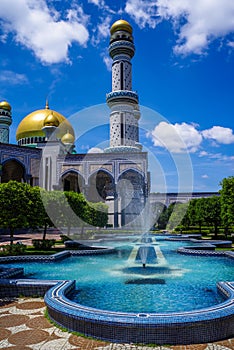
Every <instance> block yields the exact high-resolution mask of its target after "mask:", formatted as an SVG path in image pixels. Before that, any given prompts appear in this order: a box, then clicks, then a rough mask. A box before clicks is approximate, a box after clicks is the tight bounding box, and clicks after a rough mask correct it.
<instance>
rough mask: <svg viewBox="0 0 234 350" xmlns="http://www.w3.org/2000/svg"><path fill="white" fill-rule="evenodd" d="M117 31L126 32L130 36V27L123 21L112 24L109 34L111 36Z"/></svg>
mask: <svg viewBox="0 0 234 350" xmlns="http://www.w3.org/2000/svg"><path fill="white" fill-rule="evenodd" d="M118 30H125V31H126V32H128V33H130V34H132V27H131V25H130V24H129V23H128V22H127V21H125V20H124V19H119V20H118V21H116V22H115V23H114V24H112V26H111V29H110V33H111V35H112V34H114V33H115V32H117V31H118Z"/></svg>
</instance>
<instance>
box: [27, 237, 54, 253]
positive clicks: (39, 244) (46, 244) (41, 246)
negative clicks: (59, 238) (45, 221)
mask: <svg viewBox="0 0 234 350" xmlns="http://www.w3.org/2000/svg"><path fill="white" fill-rule="evenodd" d="M32 244H33V247H34V248H35V249H37V250H49V249H51V248H52V247H53V245H55V239H33V240H32Z"/></svg>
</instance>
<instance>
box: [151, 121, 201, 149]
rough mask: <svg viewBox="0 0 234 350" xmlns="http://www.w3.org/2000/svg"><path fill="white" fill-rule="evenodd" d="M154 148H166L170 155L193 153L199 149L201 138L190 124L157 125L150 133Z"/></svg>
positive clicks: (165, 123) (162, 123)
mask: <svg viewBox="0 0 234 350" xmlns="http://www.w3.org/2000/svg"><path fill="white" fill-rule="evenodd" d="M148 136H149V137H152V140H153V142H154V145H155V146H158V147H163V148H166V149H167V150H168V151H169V152H172V153H184V152H191V153H194V152H196V151H197V150H198V149H199V146H200V144H201V142H202V136H201V134H200V133H199V131H198V130H197V129H196V127H195V126H194V125H192V124H186V123H182V124H178V123H176V124H174V125H173V124H169V123H167V122H161V123H159V124H158V125H157V126H156V127H155V128H154V130H153V131H152V132H151V133H148Z"/></svg>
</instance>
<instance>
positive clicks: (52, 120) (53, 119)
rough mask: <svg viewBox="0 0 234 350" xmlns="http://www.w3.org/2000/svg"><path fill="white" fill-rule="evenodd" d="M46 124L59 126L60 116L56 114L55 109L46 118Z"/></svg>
mask: <svg viewBox="0 0 234 350" xmlns="http://www.w3.org/2000/svg"><path fill="white" fill-rule="evenodd" d="M44 126H56V127H58V126H59V120H58V118H57V117H56V116H55V115H54V113H53V111H51V113H50V114H49V115H47V117H46V118H45V120H44Z"/></svg>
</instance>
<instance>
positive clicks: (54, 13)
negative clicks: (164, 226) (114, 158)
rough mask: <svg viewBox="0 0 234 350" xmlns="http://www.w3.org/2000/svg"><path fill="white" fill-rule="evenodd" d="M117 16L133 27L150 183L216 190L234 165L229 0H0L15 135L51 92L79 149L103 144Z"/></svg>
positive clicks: (1, 93)
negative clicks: (68, 121) (110, 53)
mask: <svg viewBox="0 0 234 350" xmlns="http://www.w3.org/2000/svg"><path fill="white" fill-rule="evenodd" d="M119 18H123V19H125V20H127V21H129V22H130V23H131V25H132V27H133V35H134V40H135V46H136V54H135V56H134V58H133V60H132V63H133V89H134V90H136V91H137V92H138V94H139V100H140V105H141V112H142V117H141V120H140V128H141V132H140V135H141V143H142V144H143V146H144V150H146V151H148V152H149V154H150V170H151V179H152V191H162V189H163V187H164V189H163V190H166V191H168V192H170V191H171V192H176V191H177V190H178V188H179V190H191V189H193V190H194V191H217V190H218V189H219V188H220V187H219V182H220V181H221V180H222V179H223V178H224V177H227V176H230V175H233V169H234V165H233V164H234V154H233V144H234V133H233V117H234V115H233V114H234V107H233V106H234V103H233V100H234V84H233V81H234V69H233V63H234V35H233V33H234V20H233V19H234V2H233V1H231V0H222V1H220V0H197V1H189V0H170V1H169V0H156V1H147V0H146V1H142V0H122V1H110V0H109V1H108V0H84V1H78V0H74V1H72V0H69V1H68V0H67V1H66V0H63V1H60V0H1V6H0V23H1V25H0V100H5V99H6V100H7V101H9V103H10V104H11V105H12V115H13V124H12V126H11V135H10V142H11V143H15V142H16V141H15V131H16V129H17V126H18V124H19V122H20V121H21V120H22V119H23V118H24V117H25V116H26V115H27V114H29V113H30V112H32V111H34V110H36V109H41V108H44V105H45V100H46V98H48V99H49V105H50V108H51V109H54V110H56V111H58V112H60V113H62V114H63V115H64V116H66V117H67V118H71V121H72V122H73V124H75V126H74V127H75V131H76V137H77V142H76V144H77V147H76V148H77V151H78V152H87V151H88V150H89V149H90V148H92V147H95V148H97V147H98V148H100V147H105V144H106V142H107V140H108V137H109V135H108V115H109V111H108V108H107V107H106V105H105V96H106V93H108V92H110V91H111V61H110V58H109V56H108V44H109V28H110V26H111V24H112V23H113V22H115V21H116V20H118V19H119ZM182 165H183V166H182ZM188 178H189V179H190V180H189V181H188V182H189V184H187V179H188ZM178 184H180V185H179V186H178ZM191 186H192V188H191Z"/></svg>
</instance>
